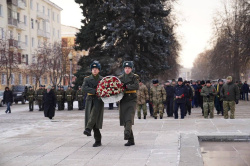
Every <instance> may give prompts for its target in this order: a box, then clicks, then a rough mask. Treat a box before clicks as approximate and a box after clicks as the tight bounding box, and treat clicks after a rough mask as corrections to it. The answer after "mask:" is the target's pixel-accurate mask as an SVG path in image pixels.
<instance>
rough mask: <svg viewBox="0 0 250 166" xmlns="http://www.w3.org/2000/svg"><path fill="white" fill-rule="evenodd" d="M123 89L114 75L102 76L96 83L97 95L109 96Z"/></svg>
mask: <svg viewBox="0 0 250 166" xmlns="http://www.w3.org/2000/svg"><path fill="white" fill-rule="evenodd" d="M123 91H124V88H123V84H122V83H121V81H120V80H119V79H118V78H117V77H114V76H107V77H104V78H103V79H102V80H101V81H100V82H99V84H98V86H97V89H96V94H97V96H99V97H110V96H113V95H118V94H120V93H122V92H123Z"/></svg>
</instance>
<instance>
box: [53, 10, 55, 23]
mask: <svg viewBox="0 0 250 166" xmlns="http://www.w3.org/2000/svg"><path fill="white" fill-rule="evenodd" d="M52 18H53V21H55V13H54V12H52Z"/></svg>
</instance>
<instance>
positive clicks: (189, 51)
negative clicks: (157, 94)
mask: <svg viewBox="0 0 250 166" xmlns="http://www.w3.org/2000/svg"><path fill="white" fill-rule="evenodd" d="M51 1H52V2H54V3H55V4H57V5H58V6H60V7H61V8H63V11H62V13H61V18H62V24H64V25H70V26H74V27H77V28H80V27H81V22H80V20H81V19H82V17H83V16H82V14H81V9H80V8H79V5H78V4H76V3H75V1H74V0H51ZM220 5H221V3H220V0H178V3H176V5H175V6H176V8H175V9H176V14H177V17H178V20H179V23H180V25H179V27H178V29H177V34H178V36H180V39H181V40H180V42H181V45H182V51H181V54H180V63H181V64H182V65H183V66H184V67H187V68H191V67H192V65H193V61H194V59H195V58H196V57H197V55H198V54H199V53H201V52H202V51H203V50H204V49H205V48H208V46H209V39H211V36H212V20H213V17H214V13H215V12H216V10H217V9H218V8H219V6H220Z"/></svg>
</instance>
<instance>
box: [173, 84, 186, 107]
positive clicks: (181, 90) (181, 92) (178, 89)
mask: <svg viewBox="0 0 250 166" xmlns="http://www.w3.org/2000/svg"><path fill="white" fill-rule="evenodd" d="M176 96H181V98H178V99H176ZM187 96H188V90H187V87H186V86H185V85H176V86H175V89H174V99H175V101H176V103H185V102H186V97H187Z"/></svg>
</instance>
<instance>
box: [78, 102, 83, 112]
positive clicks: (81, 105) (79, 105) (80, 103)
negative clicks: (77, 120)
mask: <svg viewBox="0 0 250 166" xmlns="http://www.w3.org/2000/svg"><path fill="white" fill-rule="evenodd" d="M78 109H79V110H83V101H82V100H78Z"/></svg>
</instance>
